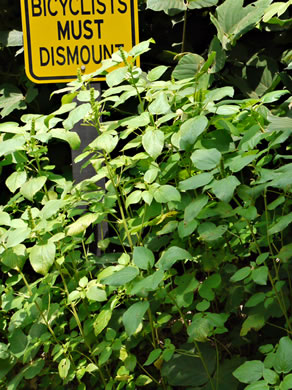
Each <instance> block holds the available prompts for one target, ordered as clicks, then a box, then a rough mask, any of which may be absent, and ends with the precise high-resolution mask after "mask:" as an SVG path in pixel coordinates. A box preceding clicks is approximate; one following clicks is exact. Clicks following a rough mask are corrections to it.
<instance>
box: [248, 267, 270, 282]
mask: <svg viewBox="0 0 292 390" xmlns="http://www.w3.org/2000/svg"><path fill="white" fill-rule="evenodd" d="M268 273H269V269H268V267H266V266H264V265H263V266H262V267H258V268H255V269H254V270H253V271H252V275H251V276H252V279H253V281H254V282H255V283H256V284H260V285H261V286H265V285H266V284H267V279H268Z"/></svg>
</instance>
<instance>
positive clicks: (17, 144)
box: [0, 135, 25, 157]
mask: <svg viewBox="0 0 292 390" xmlns="http://www.w3.org/2000/svg"><path fill="white" fill-rule="evenodd" d="M24 144H25V138H24V137H23V136H22V135H16V136H14V137H13V138H10V139H7V140H6V141H1V143H0V157H1V156H5V155H6V154H10V153H14V152H16V151H17V150H22V146H23V145H24Z"/></svg>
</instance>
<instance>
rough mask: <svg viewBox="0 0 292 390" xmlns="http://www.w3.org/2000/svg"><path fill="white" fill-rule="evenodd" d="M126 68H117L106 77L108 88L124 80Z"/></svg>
mask: <svg viewBox="0 0 292 390" xmlns="http://www.w3.org/2000/svg"><path fill="white" fill-rule="evenodd" d="M127 73H128V68H127V67H126V66H124V67H122V68H117V69H114V70H113V71H111V72H110V73H108V74H107V75H106V83H107V85H108V86H109V87H113V86H115V85H118V84H120V83H121V82H122V81H124V80H125V78H126V74H127Z"/></svg>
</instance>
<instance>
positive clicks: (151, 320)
mask: <svg viewBox="0 0 292 390" xmlns="http://www.w3.org/2000/svg"><path fill="white" fill-rule="evenodd" d="M147 313H148V317H149V322H150V326H151V333H152V342H153V347H154V349H156V348H157V342H156V337H155V330H154V325H153V318H152V313H151V310H150V308H149V309H148V310H147Z"/></svg>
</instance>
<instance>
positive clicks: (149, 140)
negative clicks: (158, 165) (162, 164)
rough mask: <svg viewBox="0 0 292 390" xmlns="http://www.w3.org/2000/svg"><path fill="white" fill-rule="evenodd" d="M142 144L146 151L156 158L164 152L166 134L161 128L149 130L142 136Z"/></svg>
mask: <svg viewBox="0 0 292 390" xmlns="http://www.w3.org/2000/svg"><path fill="white" fill-rule="evenodd" d="M142 145H143V148H144V149H145V151H146V152H147V153H148V154H149V155H150V156H151V157H152V158H153V159H154V160H155V159H156V158H157V157H158V156H159V155H160V154H161V152H162V149H163V146H164V134H163V132H162V131H160V130H153V129H151V130H148V131H146V133H145V134H144V135H143V137H142Z"/></svg>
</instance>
